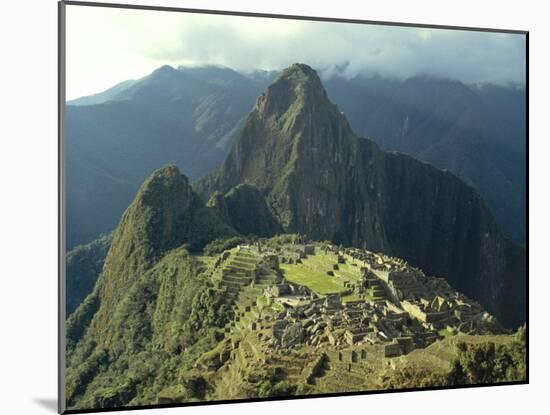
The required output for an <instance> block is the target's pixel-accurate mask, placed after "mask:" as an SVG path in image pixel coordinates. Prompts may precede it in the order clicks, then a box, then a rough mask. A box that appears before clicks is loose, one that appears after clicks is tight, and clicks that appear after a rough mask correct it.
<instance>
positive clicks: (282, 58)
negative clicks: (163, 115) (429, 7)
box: [67, 5, 525, 99]
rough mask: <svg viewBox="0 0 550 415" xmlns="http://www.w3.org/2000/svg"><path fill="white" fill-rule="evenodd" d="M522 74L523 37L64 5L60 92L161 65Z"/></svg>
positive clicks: (83, 91) (507, 78)
mask: <svg viewBox="0 0 550 415" xmlns="http://www.w3.org/2000/svg"><path fill="white" fill-rule="evenodd" d="M294 62H303V63H307V64H309V65H310V66H312V67H314V68H316V69H320V70H324V71H325V76H326V75H327V74H329V73H330V71H331V68H334V67H335V65H342V64H344V63H348V65H347V66H346V73H345V74H346V75H348V76H353V75H355V74H357V73H358V72H362V71H365V72H369V73H377V74H380V75H384V76H397V77H409V76H413V75H435V76H441V77H447V78H453V79H459V80H462V81H466V82H493V83H508V82H513V83H520V84H523V83H524V80H525V42H524V36H523V35H514V34H500V33H485V32H466V31H455V30H441V29H418V28H406V27H394V26H380V25H378V26H377V25H364V24H347V23H327V22H308V21H295V20H281V19H270V18H251V17H235V16H215V15H203V14H189V13H176V12H159V11H148V10H131V9H114V8H102V7H88V6H70V5H69V6H67V98H68V99H73V98H76V97H79V96H83V95H89V94H92V93H96V92H100V91H102V90H105V89H107V88H109V87H111V86H113V85H114V84H116V83H118V82H120V81H123V80H126V79H136V78H139V77H142V76H144V75H147V74H148V73H150V72H152V71H153V70H154V69H156V68H158V67H159V66H162V65H164V64H169V65H172V66H179V65H203V64H217V65H223V66H228V67H231V68H234V69H237V70H242V71H250V70H253V69H282V68H284V67H286V66H288V65H290V64H292V63H294Z"/></svg>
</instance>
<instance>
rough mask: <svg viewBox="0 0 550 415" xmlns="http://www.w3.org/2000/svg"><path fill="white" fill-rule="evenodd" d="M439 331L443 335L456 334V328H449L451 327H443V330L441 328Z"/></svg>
mask: <svg viewBox="0 0 550 415" xmlns="http://www.w3.org/2000/svg"><path fill="white" fill-rule="evenodd" d="M438 333H439V335H440V336H443V337H449V336H454V335H456V331H455V330H449V329H441V330H439V332H438Z"/></svg>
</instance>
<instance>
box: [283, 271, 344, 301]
mask: <svg viewBox="0 0 550 415" xmlns="http://www.w3.org/2000/svg"><path fill="white" fill-rule="evenodd" d="M281 269H282V270H283V272H284V275H285V278H286V279H287V280H288V281H290V282H292V283H294V284H298V285H303V286H305V287H308V288H309V289H311V290H312V291H314V292H316V293H317V294H321V295H328V294H339V293H342V292H344V291H346V290H347V289H346V288H345V287H344V286H343V285H340V284H338V283H336V282H334V281H333V278H334V277H330V276H328V275H326V274H324V273H322V272H318V271H313V270H311V269H308V268H305V267H303V266H299V265H291V264H281Z"/></svg>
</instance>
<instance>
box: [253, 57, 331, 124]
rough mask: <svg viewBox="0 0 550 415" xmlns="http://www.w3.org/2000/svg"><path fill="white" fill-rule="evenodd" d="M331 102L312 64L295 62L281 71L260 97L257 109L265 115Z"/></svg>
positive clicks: (276, 114)
mask: <svg viewBox="0 0 550 415" xmlns="http://www.w3.org/2000/svg"><path fill="white" fill-rule="evenodd" d="M327 104H330V105H332V104H331V103H330V101H329V99H328V96H327V93H326V91H325V88H324V87H323V84H322V82H321V79H320V78H319V75H317V72H315V70H314V69H312V68H311V67H310V66H308V65H306V64H303V63H295V64H293V65H291V66H289V67H288V68H286V69H285V70H283V71H282V72H281V74H280V75H279V77H278V78H277V79H276V80H275V81H274V82H273V83H272V84H271V85H270V86H269V87H268V88H267V90H266V91H265V92H264V93H263V94H262V95H260V96H259V97H258V100H257V101H256V109H258V110H259V112H260V114H263V115H264V116H265V117H269V116H271V115H275V116H277V117H279V116H281V115H283V114H284V113H287V112H289V110H292V112H295V111H296V110H297V109H298V108H304V107H310V108H311V109H314V108H318V107H319V106H326V105H327Z"/></svg>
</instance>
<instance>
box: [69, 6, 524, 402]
mask: <svg viewBox="0 0 550 415" xmlns="http://www.w3.org/2000/svg"><path fill="white" fill-rule="evenodd" d="M59 11H60V14H59V18H60V21H59V23H60V26H59V27H60V39H59V40H60V43H59V48H60V49H59V52H60V53H59V59H60V78H59V80H60V108H59V115H60V143H59V145H60V224H61V225H60V310H59V320H60V321H59V324H60V348H59V360H60V381H59V404H60V408H59V410H60V412H65V413H76V412H86V411H92V410H93V411H97V410H112V409H135V408H147V407H163V406H182V405H196V404H211V403H227V402H234V401H241V402H242V401H258V400H272V399H295V398H313V397H323V396H335V395H349V394H365V393H373V392H394V391H411V390H420V389H437V388H454V387H466V386H468V387H470V386H486V385H500V384H521V383H527V382H528V356H527V341H528V336H527V328H528V326H527V323H528V322H527V317H528V315H527V309H528V308H527V307H528V295H527V293H528V289H527V287H528V273H527V249H528V246H527V241H528V222H527V221H528V217H527V192H528V188H527V162H528V151H527V149H528V146H527V140H528V136H527V131H528V125H527V115H528V112H527V111H528V108H527V94H528V82H527V61H528V33H527V32H520V31H507V30H495V29H477V28H476V29H469V28H462V27H444V26H423V25H417V24H414V25H413V24H401V23H388V22H381V23H377V22H370V21H358V20H343V19H332V18H329V17H324V18H317V17H315V18H313V17H299V16H280V15H277V16H275V15H273V16H271V15H260V14H252V13H233V12H221V11H206V10H189V9H172V8H162V7H158V8H157V7H146V6H128V5H116V4H97V3H84V2H71V1H67V2H61V3H60V4H59ZM350 17H353V16H350ZM365 399H368V398H365Z"/></svg>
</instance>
